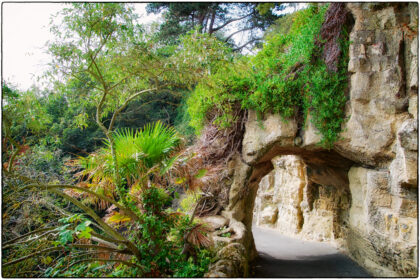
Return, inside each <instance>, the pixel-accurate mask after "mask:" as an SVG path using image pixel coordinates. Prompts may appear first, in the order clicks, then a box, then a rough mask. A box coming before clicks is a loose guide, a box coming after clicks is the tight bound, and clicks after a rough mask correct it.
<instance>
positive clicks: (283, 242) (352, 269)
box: [250, 226, 371, 278]
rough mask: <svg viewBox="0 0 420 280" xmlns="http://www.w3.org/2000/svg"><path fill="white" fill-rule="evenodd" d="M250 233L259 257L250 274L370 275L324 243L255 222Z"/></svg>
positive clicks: (279, 275)
mask: <svg viewBox="0 0 420 280" xmlns="http://www.w3.org/2000/svg"><path fill="white" fill-rule="evenodd" d="M252 233H253V236H254V241H255V246H256V248H257V251H258V257H257V259H256V260H255V261H254V263H253V265H252V268H251V271H250V272H251V273H250V274H251V275H250V276H251V277H258V278H261V277H290V278H294V277H308V278H311V277H371V276H370V275H369V274H368V273H367V272H366V271H365V270H364V269H363V268H362V267H360V266H359V265H358V264H357V263H355V262H354V261H353V260H351V259H350V258H349V257H347V256H345V255H344V254H342V253H340V252H339V251H338V250H337V249H336V248H334V247H332V246H331V245H329V244H327V243H321V242H313V241H303V240H299V239H294V238H290V237H287V236H284V235H281V234H280V233H278V232H276V231H274V230H271V229H266V228H261V227H257V226H253V228H252Z"/></svg>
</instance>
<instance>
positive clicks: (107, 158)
mask: <svg viewBox="0 0 420 280" xmlns="http://www.w3.org/2000/svg"><path fill="white" fill-rule="evenodd" d="M113 140H114V145H115V153H116V156H117V160H118V165H119V166H118V173H119V178H123V179H124V180H125V183H126V184H127V185H128V186H135V185H136V183H138V182H139V181H144V180H145V175H146V174H148V173H150V171H151V170H155V169H156V168H159V167H163V165H167V164H168V162H171V160H170V155H171V153H172V152H174V151H175V150H176V148H177V146H178V145H179V143H180V140H181V139H180V137H179V135H178V134H177V132H176V130H175V129H174V128H172V127H169V126H166V125H165V124H163V123H162V122H160V121H158V122H156V123H154V124H147V125H146V126H145V127H144V128H143V129H141V130H139V131H137V132H134V131H133V130H131V129H127V128H126V129H121V130H119V131H117V132H115V133H114V135H113ZM72 165H74V166H79V167H81V168H83V169H82V171H81V172H79V173H76V177H78V178H79V180H80V183H79V185H80V186H82V187H88V188H92V190H93V191H95V192H96V193H101V194H104V195H106V196H109V197H115V191H116V184H117V183H116V182H115V180H114V179H115V177H114V176H113V172H114V168H115V166H114V161H113V158H112V156H111V144H110V142H109V141H108V140H105V147H104V148H102V149H100V150H99V151H98V152H96V153H93V154H91V155H89V156H87V157H79V158H78V159H77V160H76V161H73V163H72ZM146 179H147V178H146ZM85 196H86V197H87V201H94V202H97V200H96V199H95V198H94V197H92V196H91V195H89V194H86V195H85ZM106 206H108V205H106Z"/></svg>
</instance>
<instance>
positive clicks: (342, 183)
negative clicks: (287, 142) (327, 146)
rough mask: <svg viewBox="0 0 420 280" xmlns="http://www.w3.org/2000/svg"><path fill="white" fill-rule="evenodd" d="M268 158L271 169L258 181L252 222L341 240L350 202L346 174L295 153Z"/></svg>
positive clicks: (295, 234) (316, 238)
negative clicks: (310, 162)
mask: <svg viewBox="0 0 420 280" xmlns="http://www.w3.org/2000/svg"><path fill="white" fill-rule="evenodd" d="M271 162H272V165H273V170H272V171H270V172H269V173H268V174H267V175H265V176H264V177H263V178H261V181H260V183H259V184H258V191H257V193H256V197H255V203H254V211H253V225H256V226H259V227H265V228H270V229H274V230H276V231H278V232H279V233H281V234H283V235H286V236H291V237H296V238H299V239H304V240H314V241H338V240H341V239H342V238H343V234H344V233H345V221H346V220H347V218H348V211H349V208H350V203H351V195H350V191H349V188H348V180H346V177H342V176H341V174H340V176H337V174H336V173H335V172H334V171H333V170H331V169H330V168H327V167H325V166H322V167H320V166H317V167H314V166H313V165H307V164H306V163H305V161H304V160H303V159H302V158H301V157H300V156H296V155H286V156H277V157H274V158H273V159H272V160H271Z"/></svg>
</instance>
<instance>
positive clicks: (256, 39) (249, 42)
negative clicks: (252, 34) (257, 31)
mask: <svg viewBox="0 0 420 280" xmlns="http://www.w3.org/2000/svg"><path fill="white" fill-rule="evenodd" d="M258 40H260V38H254V39H252V40H249V41H248V42H246V43H245V44H243V45H242V46H240V47H237V48H235V49H233V51H239V50H242V49H243V48H244V47H246V46H247V45H249V44H251V43H252V42H255V41H258Z"/></svg>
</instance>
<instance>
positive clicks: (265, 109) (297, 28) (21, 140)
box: [2, 3, 349, 277]
mask: <svg viewBox="0 0 420 280" xmlns="http://www.w3.org/2000/svg"><path fill="white" fill-rule="evenodd" d="M239 8H240V9H242V8H243V9H242V10H241V12H243V13H244V14H242V15H236V17H235V9H239ZM283 8H284V6H282V5H280V4H273V3H264V4H255V3H251V4H250V3H227V4H226V3H197V4H191V3H190V4H188V5H179V4H174V3H163V4H162V3H153V4H149V5H148V9H149V11H151V12H158V11H160V10H163V11H164V12H165V21H164V23H163V24H162V25H161V26H160V29H159V33H157V34H150V33H148V31H147V30H146V29H147V28H144V27H143V26H141V25H138V24H137V23H136V15H135V13H134V12H133V7H132V6H131V5H129V4H122V3H73V4H72V5H68V6H67V8H65V9H63V10H62V11H61V12H60V15H61V16H60V17H55V18H54V19H53V21H52V24H51V32H52V35H53V36H52V37H53V40H51V41H50V42H49V43H48V51H49V53H50V54H51V56H52V58H53V59H52V61H51V63H50V69H49V71H48V72H47V73H45V77H47V78H48V79H49V81H50V82H51V87H50V88H49V89H48V90H40V89H37V88H32V89H30V90H28V91H20V90H18V89H16V88H14V86H13V85H11V84H7V83H4V82H3V84H2V93H3V100H2V102H3V103H2V104H3V111H2V117H3V122H2V131H3V135H2V136H3V139H2V140H3V141H2V158H3V161H2V175H3V186H2V190H3V204H2V212H3V217H2V222H3V231H2V241H3V242H2V246H3V247H2V252H3V259H2V261H3V263H2V268H3V270H2V271H3V276H7V277H20V276H26V277H40V276H42V277H59V276H61V277H104V276H109V277H202V276H203V275H204V273H205V272H206V271H207V269H208V267H209V265H210V263H211V262H213V261H214V260H215V257H214V255H215V254H214V253H215V252H214V247H213V246H212V240H211V238H210V236H209V229H208V228H207V226H206V225H204V224H201V223H200V221H199V220H197V219H195V217H196V216H199V214H204V215H205V214H206V213H207V214H208V213H219V212H220V211H221V209H223V207H222V206H221V205H222V204H223V203H225V202H223V203H220V202H219V198H218V197H217V195H219V194H221V196H224V198H223V201H226V200H227V199H228V193H227V192H226V191H227V190H222V187H221V186H222V185H223V183H222V181H223V180H225V179H226V178H227V176H228V175H227V171H226V166H225V164H226V162H227V161H228V160H229V159H230V158H231V156H232V154H234V153H235V152H236V151H238V149H240V146H241V140H242V137H243V133H244V123H245V121H244V120H245V119H246V117H245V116H246V111H247V110H251V109H252V110H255V111H257V112H258V114H259V117H260V118H263V117H264V114H265V113H276V114H280V115H281V116H282V117H283V118H285V119H290V118H295V119H297V120H298V122H299V124H300V125H301V126H304V123H305V121H306V122H307V121H311V122H312V123H313V124H314V125H315V127H316V128H317V129H318V130H319V131H320V133H321V134H322V136H323V138H322V143H321V144H323V145H324V146H326V147H331V145H333V143H334V142H335V141H336V140H337V137H338V133H339V132H340V129H341V124H342V123H343V121H344V119H343V116H344V114H343V109H344V105H345V102H346V92H345V89H346V82H347V75H346V68H347V59H348V58H347V56H348V54H347V50H348V44H349V42H348V40H347V39H348V38H347V37H348V34H347V33H346V32H347V31H346V28H345V25H343V27H342V26H341V25H334V28H335V29H336V30H338V31H337V32H338V33H334V34H332V35H331V36H330V37H329V39H328V40H329V41H328V40H326V39H325V38H324V37H323V36H321V35H320V34H322V33H323V30H324V29H323V23H325V20H326V18H328V13H327V14H326V12H327V9H328V5H316V4H312V5H310V6H309V8H308V9H305V10H301V11H298V12H296V13H294V14H291V15H287V16H284V17H280V16H276V15H275V14H273V11H274V10H275V9H279V10H281V9H283ZM335 12H337V10H336V11H335ZM338 12H340V11H338ZM326 15H327V17H326ZM276 19H277V20H276ZM275 20H276V21H275ZM236 21H238V22H242V25H241V26H240V27H237V29H236V30H235V29H234V30H233V31H232V30H231V31H232V32H233V33H231V34H230V35H229V34H228V33H226V32H221V31H223V29H224V27H225V26H228V25H230V24H231V23H234V22H236ZM274 21H275V23H274ZM272 23H274V24H273V25H271V27H270V29H269V31H268V32H267V33H266V34H265V35H264V38H265V43H264V45H263V47H262V49H261V50H260V51H259V52H258V53H257V54H256V55H241V54H240V53H238V52H235V50H234V49H235V48H238V47H240V46H236V47H234V46H233V44H232V41H231V40H230V39H231V35H232V34H235V33H236V34H237V33H239V32H243V31H247V30H248V31H249V30H264V29H266V28H267V27H268V26H269V25H270V24H272ZM337 34H338V35H337ZM257 35H258V36H257ZM260 35H262V34H253V33H252V32H251V34H250V36H251V39H250V40H251V41H252V40H254V41H252V42H256V41H257V40H260V39H261V38H262V37H261V36H260ZM251 41H250V42H251ZM326 41H328V44H329V48H330V49H326V47H325V44H326ZM337 42H338V45H339V47H340V48H339V49H340V51H338V52H337V48H336V46H335V45H334V44H335V43H337ZM245 43H246V42H245ZM333 48H335V49H334V56H333V57H334V58H333V59H332V60H331V59H330V60H328V59H326V55H325V54H326V53H328V51H329V50H331V49H333ZM326 60H328V63H327V64H326V63H325V61H326ZM308 116H310V118H308ZM203 128H205V129H204V130H203ZM193 130H195V134H200V133H202V135H201V137H200V138H199V139H196V141H195V143H194V145H193V146H190V147H188V146H186V145H189V144H191V142H192V140H193V139H192V138H193V137H192V134H193V133H194V132H193ZM212 143H217V145H214V146H212ZM180 193H181V194H180ZM180 195H182V197H183V199H179V198H180ZM206 203H208V204H209V205H206ZM198 206H200V207H198ZM199 208H200V211H201V212H200V211H199V210H198V209H199ZM198 212H200V213H198ZM225 235H226V237H229V236H230V233H225Z"/></svg>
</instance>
